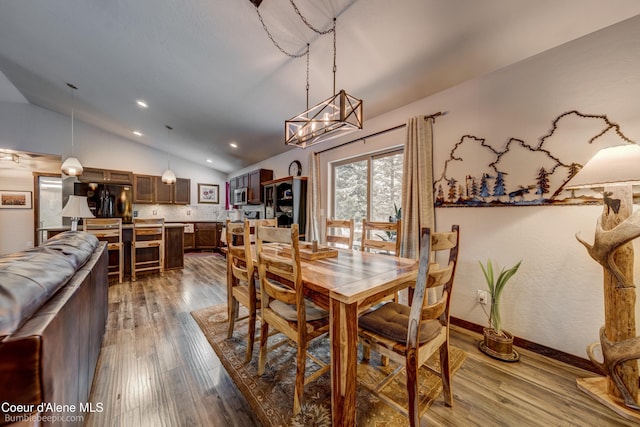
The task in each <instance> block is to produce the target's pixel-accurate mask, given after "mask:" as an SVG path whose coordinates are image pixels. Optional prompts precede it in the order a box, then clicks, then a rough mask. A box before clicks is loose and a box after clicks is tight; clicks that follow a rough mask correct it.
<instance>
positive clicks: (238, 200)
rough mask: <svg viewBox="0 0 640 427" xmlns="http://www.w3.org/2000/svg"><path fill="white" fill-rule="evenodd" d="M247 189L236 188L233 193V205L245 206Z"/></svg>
mask: <svg viewBox="0 0 640 427" xmlns="http://www.w3.org/2000/svg"><path fill="white" fill-rule="evenodd" d="M248 192H249V191H248V189H247V187H243V188H237V189H235V190H234V191H233V204H234V205H246V204H247V194H248Z"/></svg>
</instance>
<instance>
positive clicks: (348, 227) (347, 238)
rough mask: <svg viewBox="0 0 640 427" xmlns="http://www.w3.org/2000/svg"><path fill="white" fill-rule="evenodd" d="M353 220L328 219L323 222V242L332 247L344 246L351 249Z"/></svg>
mask: <svg viewBox="0 0 640 427" xmlns="http://www.w3.org/2000/svg"><path fill="white" fill-rule="evenodd" d="M353 229H354V227H353V219H328V218H327V220H326V222H325V229H324V237H325V239H324V241H325V242H326V243H327V244H330V245H333V246H339V245H344V246H346V247H347V249H353Z"/></svg>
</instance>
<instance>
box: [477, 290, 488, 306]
mask: <svg viewBox="0 0 640 427" xmlns="http://www.w3.org/2000/svg"><path fill="white" fill-rule="evenodd" d="M476 302H477V303H478V304H482V305H487V303H488V302H489V292H488V291H485V290H482V289H478V290H477V291H476Z"/></svg>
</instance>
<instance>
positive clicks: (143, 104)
mask: <svg viewBox="0 0 640 427" xmlns="http://www.w3.org/2000/svg"><path fill="white" fill-rule="evenodd" d="M136 104H138V107H140V108H149V104H147V101H145V100H144V99H138V100H137V101H136Z"/></svg>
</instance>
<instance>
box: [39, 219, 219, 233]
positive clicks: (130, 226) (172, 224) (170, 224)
mask: <svg viewBox="0 0 640 427" xmlns="http://www.w3.org/2000/svg"><path fill="white" fill-rule="evenodd" d="M212 222H213V221H212ZM218 222H219V221H218ZM186 225H187V224H185V223H183V222H165V223H164V226H165V228H174V227H184V226H186ZM78 229H79V231H82V226H81V225H79V226H78ZM122 229H123V230H131V229H133V224H122ZM67 230H71V226H69V225H66V226H64V225H63V226H60V227H43V228H38V231H67Z"/></svg>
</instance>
